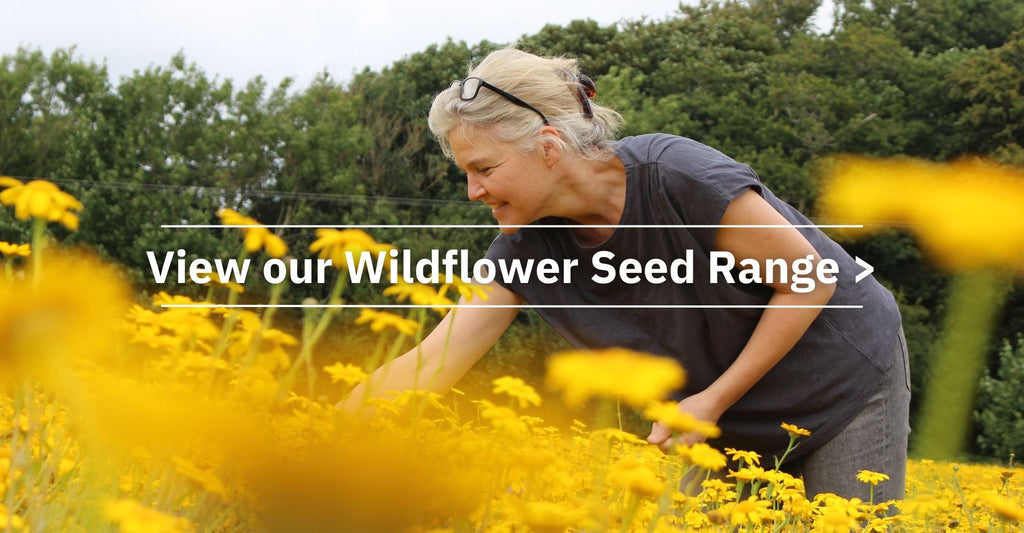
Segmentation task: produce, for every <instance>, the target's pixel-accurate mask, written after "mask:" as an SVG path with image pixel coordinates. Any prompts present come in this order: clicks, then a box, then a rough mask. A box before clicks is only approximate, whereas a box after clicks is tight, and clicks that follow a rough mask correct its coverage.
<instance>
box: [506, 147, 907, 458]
mask: <svg viewBox="0 0 1024 533" xmlns="http://www.w3.org/2000/svg"><path fill="white" fill-rule="evenodd" d="M616 151H617V154H618V156H619V158H620V159H622V161H623V162H624V163H625V166H626V202H625V207H624V209H623V213H622V218H621V220H620V221H619V225H621V226H630V225H711V226H714V225H716V224H719V223H720V222H721V219H722V215H723V213H724V212H725V209H726V207H727V206H728V205H729V203H730V202H731V201H732V200H733V199H735V198H737V197H738V196H740V195H741V194H742V193H743V192H745V191H746V190H747V189H753V190H754V191H756V192H758V193H759V194H760V195H761V196H762V197H763V198H764V199H765V200H767V201H768V203H769V204H771V205H772V206H773V207H774V208H775V209H776V210H778V211H779V212H780V213H781V214H782V215H783V216H784V217H785V218H786V219H787V220H788V221H789V222H790V223H792V224H798V225H800V224H811V222H810V221H809V220H807V218H806V217H804V216H803V215H802V214H800V213H799V212H798V211H797V210H796V209H794V208H793V207H791V206H790V205H788V204H786V203H785V202H783V201H782V200H780V199H778V198H777V197H775V195H774V194H772V193H771V191H769V190H768V189H767V188H766V187H765V186H764V185H763V184H762V183H761V182H760V180H759V179H758V177H757V175H756V174H755V173H754V171H753V170H752V169H751V168H750V167H749V166H747V165H743V164H740V163H738V162H736V161H734V160H733V159H731V158H729V157H727V156H725V155H724V154H722V153H721V152H719V151H717V150H715V149H713V148H710V147H708V146H705V145H703V144H700V143H698V142H696V141H693V140H690V139H686V138H682V137H676V136H671V135H664V134H652V135H643V136H638V137H628V138H625V139H622V140H621V141H620V142H619V144H618V147H617V149H616ZM537 224H545V225H558V224H569V222H568V221H566V220H565V219H559V218H546V219H543V220H539V221H537ZM715 229H716V228H714V227H710V228H707V227H704V228H622V227H619V228H616V229H615V231H614V232H613V233H612V235H611V236H610V237H609V238H608V239H607V240H606V241H605V242H603V243H601V244H599V245H597V246H592V247H588V246H582V245H580V244H579V243H578V242H577V241H576V239H575V238H574V237H573V234H572V233H571V231H570V230H569V229H568V228H567V229H565V230H562V229H558V228H555V229H551V228H529V227H526V228H521V229H520V230H519V231H517V232H516V233H514V234H512V235H499V236H498V237H497V238H496V239H495V240H494V242H493V243H492V244H491V246H490V249H489V250H488V252H487V257H488V258H489V259H491V260H492V261H497V260H499V259H505V260H510V259H518V260H520V261H524V262H525V261H526V260H528V259H531V258H532V259H534V260H540V259H544V258H554V259H559V260H561V259H565V258H577V259H578V260H579V266H578V267H577V268H576V269H574V272H573V275H572V283H556V284H545V283H538V282H536V281H535V280H533V279H531V280H530V281H529V282H526V283H523V282H522V281H521V280H513V281H512V282H511V283H509V284H507V285H505V287H506V288H508V289H509V290H511V291H512V292H514V293H516V294H517V295H519V296H520V297H522V298H523V299H524V300H525V301H526V302H527V303H529V304H533V305H541V304H544V305H568V306H573V307H571V308H541V309H537V313H538V314H539V315H540V316H541V317H542V318H543V319H544V320H545V321H546V322H547V323H548V324H550V325H551V327H552V328H554V329H555V330H556V331H557V332H558V333H559V334H561V335H562V336H563V337H564V338H565V339H566V340H567V341H568V342H570V343H571V344H572V345H574V346H576V347H578V348H606V347H611V346H620V347H626V348H630V349H634V350H640V351H644V352H649V353H653V354H656V355H661V356H667V357H672V358H674V359H676V360H678V361H679V362H680V363H682V365H683V367H684V368H685V369H686V372H687V384H686V387H685V389H684V390H682V391H681V393H680V396H679V397H684V396H686V395H689V394H693V393H695V392H698V391H700V390H703V389H704V388H706V387H707V386H708V385H710V384H711V383H712V382H713V381H714V380H715V379H716V378H717V377H718V376H720V375H721V374H722V373H723V372H724V371H725V369H726V368H728V367H729V365H731V364H732V362H733V361H734V360H735V359H736V357H737V355H738V354H739V352H740V350H741V349H742V348H743V347H744V345H745V344H746V343H747V340H748V339H749V338H750V335H751V333H752V332H753V330H754V326H755V325H756V324H757V322H758V320H759V318H760V316H761V313H762V312H763V309H757V308H753V309H751V308H699V309H694V308H669V309H665V308H658V309H621V308H620V309H608V308H594V307H588V306H592V305H596V304H603V305H636V304H647V305H649V304H663V305H763V304H766V303H768V299H769V298H770V296H771V294H772V289H770V288H769V287H767V286H765V285H760V284H756V283H754V284H741V283H724V282H719V283H715V284H712V283H710V282H709V281H708V280H709V279H710V268H711V263H710V252H711V251H712V250H713V243H714V240H715ZM799 231H800V232H801V233H802V234H803V235H804V236H805V237H806V238H807V239H808V241H810V243H811V245H812V246H814V248H815V250H817V252H818V254H819V255H821V257H823V258H831V259H833V260H835V261H836V262H837V263H838V265H839V274H838V276H837V277H838V278H839V281H838V283H837V284H836V292H835V295H834V296H833V297H832V300H831V301H830V302H829V304H830V305H863V308H861V309H837V308H828V309H824V310H823V311H822V312H821V314H820V315H819V316H818V318H817V319H816V320H815V322H814V323H813V324H812V325H811V327H810V328H809V329H808V331H807V333H806V334H805V335H804V336H803V337H802V338H801V340H800V341H799V342H798V343H797V344H796V346H795V347H794V348H793V349H792V350H791V351H790V352H789V353H788V354H787V355H786V356H785V357H783V359H782V360H781V361H780V362H779V363H778V364H777V365H776V366H775V367H774V368H772V369H771V370H770V371H769V372H768V373H767V374H766V375H765V376H764V377H763V378H762V379H761V380H760V381H759V382H758V383H757V384H755V385H754V387H753V388H751V389H750V391H748V392H747V394H746V395H744V396H743V397H742V398H741V399H740V400H739V401H738V402H736V404H735V405H733V406H732V407H731V408H730V409H729V410H728V411H726V412H725V414H724V415H723V416H722V418H721V419H720V420H719V426H720V427H721V428H722V436H721V437H720V438H719V439H715V440H714V441H711V443H712V444H714V445H716V446H719V447H725V446H729V447H734V448H738V449H744V450H752V451H756V452H758V453H761V454H762V455H763V456H765V457H766V458H771V457H772V456H781V454H782V452H783V451H784V450H785V447H786V445H787V444H788V442H789V438H788V435H787V434H786V432H785V431H784V430H782V429H781V428H780V424H781V423H783V422H786V423H790V424H796V425H797V426H799V427H802V428H805V429H808V430H810V431H811V432H812V434H811V436H810V437H805V438H804V439H802V443H801V445H800V446H798V447H797V448H796V450H794V452H793V453H792V454H791V456H790V457H791V458H796V457H799V456H800V455H803V454H804V453H806V452H808V451H811V450H813V449H815V448H817V447H818V446H821V445H822V444H824V443H826V442H828V441H829V440H830V439H831V438H832V437H834V436H835V435H836V434H837V433H839V431H841V430H842V429H843V428H844V427H845V426H846V425H847V424H848V423H849V422H850V420H852V418H853V417H854V415H856V413H857V412H858V411H859V410H860V408H861V407H862V406H863V404H864V403H865V402H866V400H867V398H868V397H869V396H870V395H871V394H872V392H873V391H874V390H875V387H876V385H877V383H878V381H879V379H880V378H881V376H882V374H883V373H884V371H885V370H886V369H887V368H888V367H889V365H890V363H891V360H892V355H891V354H892V353H893V349H894V346H895V343H896V342H897V332H898V330H899V327H900V316H899V311H898V308H897V306H896V303H895V301H894V299H893V297H892V294H891V293H890V292H889V291H888V290H886V289H885V288H884V287H882V286H881V285H880V284H879V283H878V282H877V281H875V279H874V278H873V277H870V276H869V277H867V278H865V279H864V280H862V281H860V282H859V283H854V279H853V278H854V276H855V275H856V274H857V273H859V272H861V270H862V269H861V268H860V267H859V266H857V265H856V264H855V263H854V260H853V258H851V257H850V256H849V254H847V253H846V252H845V251H844V250H843V249H842V248H841V247H840V246H839V245H838V244H836V243H835V242H834V241H832V240H831V239H829V238H828V237H827V236H826V235H825V234H824V233H822V232H821V231H820V230H818V229H817V228H800V229H799ZM686 250H693V261H692V262H693V263H694V264H693V265H691V268H692V272H693V276H694V277H693V282H692V283H673V282H672V281H671V280H669V281H668V282H666V283H661V284H652V283H647V282H644V281H641V282H640V283H636V284H627V283H624V282H621V281H616V282H613V283H609V284H601V283H597V282H596V281H594V279H593V278H592V276H602V275H604V272H602V271H598V270H595V269H593V268H592V257H593V255H594V254H595V253H598V252H602V251H609V252H612V253H614V254H615V258H616V259H615V260H614V261H611V263H612V264H617V262H618V261H621V260H622V259H624V258H635V259H638V260H639V261H640V263H641V264H646V263H647V262H648V261H649V260H650V259H653V258H659V259H661V260H663V261H666V262H669V261H671V260H672V259H675V258H682V257H684V252H685V251H686ZM608 262H609V261H604V263H608ZM499 281H501V282H502V283H503V284H504V283H505V282H504V281H503V280H499Z"/></svg>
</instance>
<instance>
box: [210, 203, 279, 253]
mask: <svg viewBox="0 0 1024 533" xmlns="http://www.w3.org/2000/svg"><path fill="white" fill-rule="evenodd" d="M217 216H218V217H220V221H221V223H223V224H224V225H225V226H251V227H245V228H238V229H239V231H241V232H242V235H243V236H244V237H245V249H246V251H248V252H250V253H252V252H256V251H259V250H260V249H264V250H266V252H267V255H269V256H270V257H275V258H280V257H284V254H286V253H288V245H287V244H285V243H284V241H283V240H281V237H278V236H277V235H274V234H273V233H271V231H270V230H269V229H267V228H265V227H263V226H262V224H260V223H259V222H257V221H256V219H253V218H250V217H247V216H243V215H241V214H239V213H238V212H237V211H235V210H233V209H228V208H226V207H222V208H221V209H220V210H219V211H217Z"/></svg>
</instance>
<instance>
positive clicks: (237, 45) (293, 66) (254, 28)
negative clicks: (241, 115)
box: [0, 0, 678, 86]
mask: <svg viewBox="0 0 1024 533" xmlns="http://www.w3.org/2000/svg"><path fill="white" fill-rule="evenodd" d="M677 6H678V1H677V0H588V1H583V2H579V1H576V2H564V1H559V0H518V1H513V2H487V1H467V0H462V1H459V2H454V1H451V0H419V1H417V0H393V1H389V0H361V1H349V0H338V1H329V0H290V1H274V2H271V1H268V0H245V1H241V0H164V1H150V0H134V1H130V0H91V1H87V2H86V1H82V0H0V52H2V53H3V54H11V53H14V52H15V51H16V50H17V48H18V46H26V47H31V48H38V49H40V50H42V51H43V53H44V54H47V55H49V54H50V53H51V52H52V51H53V50H54V49H55V48H59V47H70V46H72V45H75V46H76V47H77V54H78V56H79V57H81V58H83V59H86V60H94V61H96V62H98V63H99V62H103V61H106V64H107V69H108V71H109V73H110V74H111V77H112V79H114V80H116V79H117V78H118V77H119V76H122V75H131V73H132V72H133V71H134V70H142V69H145V68H146V67H147V66H150V65H160V66H163V65H166V64H167V63H168V61H169V59H170V58H171V56H172V55H174V54H175V53H176V52H178V51H179V50H180V51H183V52H184V53H185V57H186V59H188V61H189V62H192V63H195V64H196V65H198V66H199V67H200V68H201V69H202V70H203V71H204V72H206V73H207V74H208V75H211V76H212V75H218V76H219V77H221V78H231V79H232V80H235V81H236V82H239V83H241V82H244V81H247V80H249V79H251V78H253V77H255V76H257V75H262V76H263V77H264V78H265V79H266V80H267V81H268V82H270V83H272V84H276V83H277V82H279V81H280V80H281V79H283V78H284V77H286V76H290V77H292V78H294V79H295V80H296V83H297V84H298V85H299V86H306V85H308V83H309V81H310V80H311V79H312V78H313V77H314V76H315V75H316V74H317V73H318V72H321V71H323V70H324V69H325V68H326V69H327V70H328V71H329V72H330V73H331V74H332V75H334V76H335V77H336V78H339V79H348V78H350V77H351V74H352V72H353V71H359V70H362V68H363V67H366V66H369V67H370V68H372V69H374V70H380V69H381V68H382V67H384V66H386V65H389V64H390V63H391V62H392V61H395V60H398V59H401V58H402V57H403V56H404V55H408V54H411V53H414V52H418V51H421V50H423V49H424V48H426V47H427V46H428V45H430V44H432V43H440V42H443V41H444V39H445V38H446V37H449V36H450V37H451V38H453V39H454V40H456V41H459V40H464V41H466V42H467V43H471V44H473V43H477V42H479V41H481V40H483V39H487V40H490V41H493V42H498V43H508V42H512V41H514V40H516V39H517V38H519V37H520V36H522V35H523V34H533V33H536V32H537V31H538V30H540V29H541V28H542V27H543V26H544V25H545V24H546V23H554V24H559V25H562V24H566V23H568V22H570V21H572V20H574V19H585V18H590V19H594V20H596V21H598V22H600V23H601V24H602V25H607V24H612V23H615V22H619V21H621V20H623V19H626V20H636V19H639V18H640V17H644V16H646V17H648V18H651V19H663V18H665V17H667V16H670V15H672V14H673V13H675V12H676V11H677Z"/></svg>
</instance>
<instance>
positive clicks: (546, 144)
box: [540, 126, 563, 168]
mask: <svg viewBox="0 0 1024 533" xmlns="http://www.w3.org/2000/svg"><path fill="white" fill-rule="evenodd" d="M540 139H541V140H540V142H541V148H542V149H543V152H542V153H543V155H544V163H546V164H547V166H548V168H551V167H553V166H555V165H557V164H558V161H559V160H560V159H561V157H562V146H563V145H562V144H561V143H559V142H557V141H560V140H561V139H562V135H561V134H559V133H558V130H557V129H555V128H554V127H552V126H544V127H543V128H541V129H540Z"/></svg>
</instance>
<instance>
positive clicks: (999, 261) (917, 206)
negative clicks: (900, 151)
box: [820, 156, 1024, 271]
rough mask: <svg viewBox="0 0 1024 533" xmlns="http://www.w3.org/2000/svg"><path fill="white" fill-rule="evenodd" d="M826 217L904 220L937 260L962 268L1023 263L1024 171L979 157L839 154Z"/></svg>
mask: <svg viewBox="0 0 1024 533" xmlns="http://www.w3.org/2000/svg"><path fill="white" fill-rule="evenodd" d="M833 163H834V164H833V166H832V167H831V168H830V169H829V171H830V174H831V178H830V179H829V180H828V181H827V182H826V185H825V188H824V191H823V193H822V196H821V200H820V203H821V214H822V218H825V219H828V220H836V221H844V222H849V223H852V224H864V225H865V226H869V228H867V230H868V231H870V230H871V229H874V228H871V227H870V226H881V225H902V224H906V225H908V226H909V229H910V230H911V231H912V232H914V234H915V235H917V237H918V238H919V239H920V242H921V245H922V246H923V247H924V248H925V249H926V250H927V251H928V252H929V253H931V254H932V256H933V257H934V259H935V261H936V262H938V263H939V264H941V265H944V266H946V267H949V268H952V269H956V270H969V269H975V268H978V267H986V266H996V267H1008V268H1011V269H1014V270H1018V271H1021V270H1024V209H1021V206H1024V172H1022V171H1021V170H1019V169H1015V168H1012V167H1008V166H1002V165H998V164H995V163H993V162H990V161H985V160H982V159H977V158H967V159H962V160H959V161H954V162H952V163H945V164H940V163H932V162H928V161H922V160H918V159H910V158H900V159H869V158H865V157H852V156H849V157H840V158H837V159H836V160H835V161H834V162H833Z"/></svg>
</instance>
